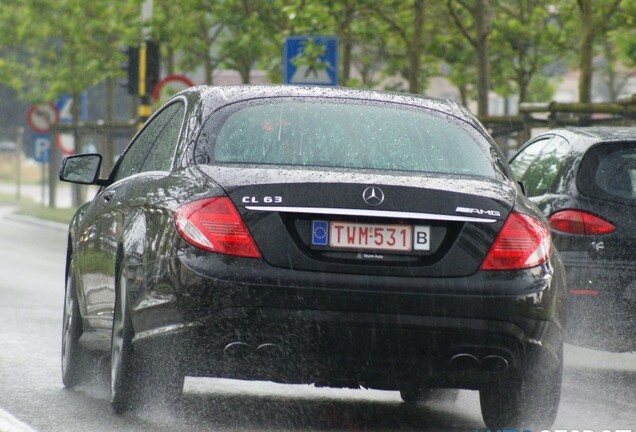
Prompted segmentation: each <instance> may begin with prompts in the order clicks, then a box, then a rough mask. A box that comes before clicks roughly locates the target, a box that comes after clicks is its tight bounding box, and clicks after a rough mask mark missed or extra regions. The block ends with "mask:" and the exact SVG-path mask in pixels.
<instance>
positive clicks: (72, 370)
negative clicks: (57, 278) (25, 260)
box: [61, 250, 96, 389]
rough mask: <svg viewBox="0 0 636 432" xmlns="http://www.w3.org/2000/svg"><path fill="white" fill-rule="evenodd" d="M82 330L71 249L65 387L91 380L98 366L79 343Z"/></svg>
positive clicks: (64, 336)
mask: <svg viewBox="0 0 636 432" xmlns="http://www.w3.org/2000/svg"><path fill="white" fill-rule="evenodd" d="M82 331H83V328H82V317H81V314H80V310H79V304H78V301H77V291H76V287H75V265H74V261H73V258H72V256H71V251H70V250H69V254H68V262H67V266H66V286H65V290H64V314H63V316H62V356H61V360H62V383H63V384H64V387H66V388H69V389H72V388H75V387H77V386H78V385H81V384H85V383H86V382H87V381H89V378H90V375H91V371H92V370H93V369H94V367H95V366H96V362H94V361H93V356H92V355H91V353H90V352H88V351H87V350H86V349H85V348H83V347H82V346H81V345H80V343H79V339H80V336H81V335H82ZM94 363H95V364H94Z"/></svg>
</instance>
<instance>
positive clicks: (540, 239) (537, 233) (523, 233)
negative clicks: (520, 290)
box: [481, 212, 552, 270]
mask: <svg viewBox="0 0 636 432" xmlns="http://www.w3.org/2000/svg"><path fill="white" fill-rule="evenodd" d="M551 251H552V241H551V238H550V230H549V229H548V227H547V226H546V225H545V224H544V223H542V222H541V221H540V220H538V219H535V218H533V217H531V216H528V215H525V214H521V213H515V212H513V213H510V215H509V216H508V219H506V222H504V225H503V227H502V228H501V231H500V232H499V234H498V235H497V238H496V239H495V242H494V243H493V245H492V247H491V248H490V251H489V252H488V255H487V256H486V259H485V260H484V262H483V263H482V264H481V269H482V270H520V269H525V268H530V267H535V266H538V265H539V264H542V263H544V262H545V261H547V260H548V258H550V253H551Z"/></svg>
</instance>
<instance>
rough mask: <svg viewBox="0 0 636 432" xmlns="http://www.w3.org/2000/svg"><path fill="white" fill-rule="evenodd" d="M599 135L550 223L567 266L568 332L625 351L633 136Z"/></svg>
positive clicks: (633, 272)
mask: <svg viewBox="0 0 636 432" xmlns="http://www.w3.org/2000/svg"><path fill="white" fill-rule="evenodd" d="M634 133H636V130H635V129H632V136H634V135H633V134H634ZM599 141H601V142H599V143H597V144H595V145H592V146H590V147H589V148H588V149H587V151H586V152H585V154H584V155H583V156H582V159H581V162H580V164H579V166H578V171H577V175H576V189H577V191H576V193H575V194H573V199H571V201H570V202H569V204H568V205H565V206H562V208H560V209H558V210H557V211H554V212H553V213H552V215H551V216H550V224H551V226H552V228H553V237H554V242H555V245H556V247H557V248H558V249H559V251H560V252H561V255H562V257H563V261H564V264H565V266H566V268H567V275H568V287H569V293H570V295H569V299H568V321H569V323H570V324H571V325H569V326H568V340H570V341H572V342H574V343H577V344H582V345H590V346H593V347H597V348H602V349H607V350H612V351H628V350H633V349H635V348H636V338H635V337H634V334H636V282H634V281H636V218H634V217H633V216H634V212H635V210H636V192H634V186H635V185H636V141H631V140H629V139H627V136H624V137H622V139H617V138H614V139H611V140H608V141H605V142H602V139H599Z"/></svg>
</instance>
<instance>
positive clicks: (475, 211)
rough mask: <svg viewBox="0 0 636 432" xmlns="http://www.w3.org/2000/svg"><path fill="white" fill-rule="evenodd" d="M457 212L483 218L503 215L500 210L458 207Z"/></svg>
mask: <svg viewBox="0 0 636 432" xmlns="http://www.w3.org/2000/svg"><path fill="white" fill-rule="evenodd" d="M455 211H456V212H457V213H469V214H476V215H483V216H501V213H500V212H499V211H498V210H482V209H477V208H470V207H457V208H456V209H455Z"/></svg>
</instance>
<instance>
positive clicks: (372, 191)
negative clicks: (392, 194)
mask: <svg viewBox="0 0 636 432" xmlns="http://www.w3.org/2000/svg"><path fill="white" fill-rule="evenodd" d="M362 198H363V199H364V202H365V203H367V204H369V205H370V206H379V205H380V204H382V202H383V201H384V192H382V189H380V188H379V187H375V186H369V187H368V188H366V189H365V190H364V192H362Z"/></svg>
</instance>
